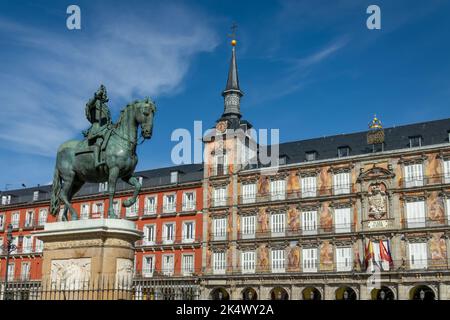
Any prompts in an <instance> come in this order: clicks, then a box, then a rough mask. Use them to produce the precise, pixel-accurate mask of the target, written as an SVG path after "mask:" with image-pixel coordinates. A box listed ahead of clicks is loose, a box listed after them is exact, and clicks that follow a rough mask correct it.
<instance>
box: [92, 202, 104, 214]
mask: <svg viewBox="0 0 450 320" xmlns="http://www.w3.org/2000/svg"><path fill="white" fill-rule="evenodd" d="M99 208H101V210H99ZM94 214H95V215H97V214H99V215H100V217H101V218H103V217H104V216H105V204H104V203H103V201H101V202H95V203H94V204H93V206H92V215H94Z"/></svg>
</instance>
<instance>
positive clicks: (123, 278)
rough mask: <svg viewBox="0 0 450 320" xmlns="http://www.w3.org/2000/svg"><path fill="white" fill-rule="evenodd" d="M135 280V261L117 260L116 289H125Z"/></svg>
mask: <svg viewBox="0 0 450 320" xmlns="http://www.w3.org/2000/svg"><path fill="white" fill-rule="evenodd" d="M132 279H133V261H132V260H130V259H123V258H117V260H116V288H120V289H125V288H128V287H129V286H130V285H131V281H132Z"/></svg>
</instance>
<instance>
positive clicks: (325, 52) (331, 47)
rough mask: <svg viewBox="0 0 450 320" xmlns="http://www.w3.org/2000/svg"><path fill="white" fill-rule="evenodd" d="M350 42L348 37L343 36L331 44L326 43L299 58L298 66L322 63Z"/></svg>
mask: <svg viewBox="0 0 450 320" xmlns="http://www.w3.org/2000/svg"><path fill="white" fill-rule="evenodd" d="M348 42H349V38H348V37H343V38H340V39H338V40H335V41H333V42H332V43H331V44H328V45H325V46H324V47H323V48H321V49H319V50H318V51H316V52H314V53H312V54H311V55H309V56H307V57H304V58H300V59H298V60H297V61H296V63H295V64H296V67H301V68H306V67H310V66H313V65H315V64H317V63H320V62H322V61H323V60H325V59H326V58H328V57H330V56H331V55H332V54H334V53H336V52H337V51H338V50H340V49H342V48H343V47H345V46H346V45H347V43H348Z"/></svg>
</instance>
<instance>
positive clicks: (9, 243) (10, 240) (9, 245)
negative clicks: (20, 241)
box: [3, 223, 17, 300]
mask: <svg viewBox="0 0 450 320" xmlns="http://www.w3.org/2000/svg"><path fill="white" fill-rule="evenodd" d="M12 230H13V226H12V224H11V223H10V224H9V225H8V231H7V234H6V247H5V246H4V247H3V250H5V249H6V271H5V288H4V289H3V299H4V300H8V296H7V290H8V271H9V255H10V253H11V252H13V251H14V250H16V249H17V247H16V245H15V244H13V236H12Z"/></svg>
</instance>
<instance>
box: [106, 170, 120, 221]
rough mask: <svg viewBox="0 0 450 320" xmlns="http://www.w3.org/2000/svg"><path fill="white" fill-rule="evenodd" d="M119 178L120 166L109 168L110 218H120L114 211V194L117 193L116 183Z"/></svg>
mask: <svg viewBox="0 0 450 320" xmlns="http://www.w3.org/2000/svg"><path fill="white" fill-rule="evenodd" d="M118 178H119V168H118V167H113V168H111V169H109V177H108V192H109V209H108V218H111V219H116V218H120V217H118V216H117V215H116V213H115V212H114V194H115V193H116V183H117V179H118Z"/></svg>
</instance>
